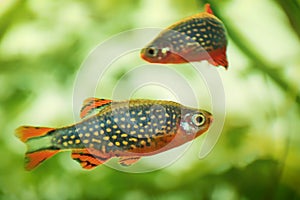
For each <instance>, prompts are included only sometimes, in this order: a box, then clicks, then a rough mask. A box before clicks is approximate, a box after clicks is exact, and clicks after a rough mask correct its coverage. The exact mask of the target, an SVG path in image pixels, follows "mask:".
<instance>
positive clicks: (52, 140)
mask: <svg viewBox="0 0 300 200" xmlns="http://www.w3.org/2000/svg"><path fill="white" fill-rule="evenodd" d="M81 117H82V118H84V119H83V120H82V121H81V122H79V123H76V124H74V125H71V126H67V127H62V128H57V129H56V128H45V127H31V126H22V127H19V128H18V129H17V130H16V135H17V136H18V137H19V138H20V139H21V140H22V141H23V142H25V143H26V144H27V152H26V166H25V167H26V169H27V170H31V169H33V168H35V167H36V166H38V165H39V164H40V163H41V162H43V161H44V160H46V159H48V158H49V157H51V156H53V155H54V154H56V153H58V152H60V151H66V150H71V151H72V158H73V159H75V160H77V161H78V162H79V163H80V164H81V166H82V167H83V168H85V169H91V168H94V167H96V166H98V165H100V164H102V163H104V162H106V161H107V160H109V159H110V158H112V157H119V163H120V164H122V165H130V164H132V163H134V162H136V161H138V160H139V159H140V158H141V157H143V156H149V155H154V154H157V153H160V152H164V151H166V150H168V149H171V148H174V147H177V146H180V145H182V144H184V143H186V142H188V141H191V140H193V139H194V138H196V137H198V136H199V135H201V134H202V133H204V132H205V131H207V130H208V128H209V126H210V124H211V123H212V119H213V117H212V115H211V114H210V113H209V112H207V111H204V110H200V109H194V108H189V107H185V106H182V105H181V104H178V103H175V102H172V101H160V100H142V99H141V100H130V101H111V100H105V99H96V98H89V99H87V100H86V101H85V103H84V106H83V108H82V110H81Z"/></svg>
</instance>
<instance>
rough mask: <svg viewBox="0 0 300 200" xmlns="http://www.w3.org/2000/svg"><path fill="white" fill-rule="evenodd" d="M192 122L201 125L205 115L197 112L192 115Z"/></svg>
mask: <svg viewBox="0 0 300 200" xmlns="http://www.w3.org/2000/svg"><path fill="white" fill-rule="evenodd" d="M192 122H193V123H194V124H195V125H196V126H202V125H203V124H204V123H205V117H204V115H203V114H200V113H197V114H195V115H193V116H192Z"/></svg>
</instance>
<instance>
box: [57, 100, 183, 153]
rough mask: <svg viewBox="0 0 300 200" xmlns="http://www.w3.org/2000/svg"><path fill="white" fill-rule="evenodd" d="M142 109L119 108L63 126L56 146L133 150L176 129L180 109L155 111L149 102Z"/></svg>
mask: <svg viewBox="0 0 300 200" xmlns="http://www.w3.org/2000/svg"><path fill="white" fill-rule="evenodd" d="M139 109H140V108H139V107H133V108H130V109H129V110H128V109H124V108H123V109H116V110H115V111H111V112H107V113H106V114H105V116H95V117H92V118H89V119H88V120H86V121H84V122H82V123H80V124H78V125H76V126H75V127H74V126H72V127H67V128H63V129H61V130H59V131H57V132H56V136H55V137H53V145H54V146H55V147H57V148H60V149H63V148H75V147H77V146H80V147H81V148H82V147H84V146H86V147H89V148H96V149H98V150H102V149H103V147H102V146H105V147H106V148H105V152H103V153H106V152H111V151H115V150H116V149H120V148H121V149H122V150H130V149H133V148H143V146H150V144H151V142H152V141H153V139H154V138H155V136H159V135H161V134H162V133H163V134H172V133H174V131H176V130H175V129H176V128H177V124H178V122H179V120H180V110H179V108H177V107H174V106H168V105H166V106H164V107H163V110H162V109H160V108H159V109H157V110H155V108H153V106H152V105H147V106H143V109H142V110H141V111H139ZM112 113H113V114H112ZM147 113H148V114H147ZM173 116H176V117H174V118H173Z"/></svg>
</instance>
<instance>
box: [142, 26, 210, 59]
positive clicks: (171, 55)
mask: <svg viewBox="0 0 300 200" xmlns="http://www.w3.org/2000/svg"><path fill="white" fill-rule="evenodd" d="M201 48H202V47H201V45H200V44H199V43H198V42H197V41H195V39H194V38H193V37H190V36H189V35H187V34H186V33H185V32H179V31H176V30H171V29H167V30H164V31H162V32H161V33H160V34H159V35H158V37H156V38H155V39H154V40H153V41H152V42H151V43H150V44H148V45H147V46H146V47H145V48H143V49H142V50H141V57H142V59H144V60H146V61H148V62H150V63H162V64H168V63H173V64H179V63H187V62H190V61H194V57H195V56H198V55H199V49H201ZM203 50H205V49H203ZM207 55H208V54H207Z"/></svg>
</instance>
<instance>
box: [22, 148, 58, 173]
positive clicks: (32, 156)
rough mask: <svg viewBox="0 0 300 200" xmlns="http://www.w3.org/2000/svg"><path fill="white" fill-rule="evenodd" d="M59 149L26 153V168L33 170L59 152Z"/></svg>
mask: <svg viewBox="0 0 300 200" xmlns="http://www.w3.org/2000/svg"><path fill="white" fill-rule="evenodd" d="M58 152H59V150H42V151H37V152H33V153H26V164H25V168H26V170H32V169H34V168H35V167H37V166H38V165H39V164H41V163H42V162H43V161H44V160H46V159H48V158H50V157H52V156H53V155H54V154H56V153H58Z"/></svg>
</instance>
